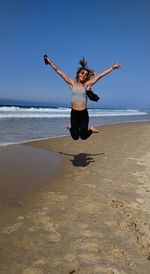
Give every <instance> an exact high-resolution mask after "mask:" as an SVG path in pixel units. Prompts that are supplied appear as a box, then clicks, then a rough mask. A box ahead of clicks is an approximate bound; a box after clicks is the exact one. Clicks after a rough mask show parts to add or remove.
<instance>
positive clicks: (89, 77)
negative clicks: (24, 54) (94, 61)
mask: <svg viewBox="0 0 150 274" xmlns="http://www.w3.org/2000/svg"><path fill="white" fill-rule="evenodd" d="M44 61H45V64H49V65H50V66H51V67H52V68H53V69H54V70H55V71H56V72H57V73H58V74H59V75H60V76H61V77H62V78H63V79H64V81H65V82H66V83H67V84H68V85H69V87H70V91H71V97H72V99H71V106H72V110H71V119H70V120H71V126H69V127H67V128H68V129H69V130H70V134H71V136H72V138H73V139H74V140H78V139H79V137H80V138H81V139H82V140H86V139H87V138H88V137H89V136H90V135H91V134H92V133H98V130H97V129H96V128H94V127H91V128H90V129H89V128H88V124H89V115H88V110H87V99H88V96H87V94H88V93H87V91H88V90H91V87H92V86H93V85H94V84H95V83H96V82H97V81H98V80H100V79H101V78H102V77H104V76H105V75H107V74H109V73H110V72H112V71H113V70H115V69H119V68H120V64H118V63H117V64H114V65H113V66H111V67H110V68H109V69H107V70H104V71H103V72H101V73H98V74H97V75H95V73H94V71H93V70H90V69H89V68H88V67H87V62H86V61H85V59H84V58H83V59H82V60H80V67H79V68H78V69H77V72H76V79H75V80H73V79H71V78H69V77H68V76H67V75H66V74H65V73H64V72H63V71H62V70H60V69H59V68H58V67H57V66H56V65H55V64H54V63H53V62H52V61H51V60H50V59H49V58H48V56H47V55H44Z"/></svg>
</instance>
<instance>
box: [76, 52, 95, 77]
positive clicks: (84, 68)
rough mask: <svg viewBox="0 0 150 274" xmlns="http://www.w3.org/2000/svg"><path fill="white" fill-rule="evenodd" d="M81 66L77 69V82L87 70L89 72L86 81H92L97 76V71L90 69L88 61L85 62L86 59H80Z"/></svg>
mask: <svg viewBox="0 0 150 274" xmlns="http://www.w3.org/2000/svg"><path fill="white" fill-rule="evenodd" d="M79 64H80V67H79V68H78V69H77V72H76V80H77V81H78V77H79V76H78V75H79V73H80V72H81V71H82V70H86V71H87V72H88V75H87V80H86V81H88V80H90V79H91V78H92V77H93V76H94V75H95V71H94V70H91V69H89V68H88V66H87V61H86V60H85V58H84V57H83V58H82V59H80V61H79Z"/></svg>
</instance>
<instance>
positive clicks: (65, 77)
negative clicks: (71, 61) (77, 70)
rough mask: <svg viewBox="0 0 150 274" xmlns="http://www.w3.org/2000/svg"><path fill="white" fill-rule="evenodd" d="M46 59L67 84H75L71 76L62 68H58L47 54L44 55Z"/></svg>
mask: <svg viewBox="0 0 150 274" xmlns="http://www.w3.org/2000/svg"><path fill="white" fill-rule="evenodd" d="M44 61H45V63H46V64H49V65H50V66H51V67H52V68H53V69H54V70H55V71H56V72H57V73H58V74H59V75H60V76H61V77H62V78H63V79H64V80H65V82H66V83H67V84H69V85H71V86H73V84H74V81H73V80H72V79H71V78H69V77H68V76H67V75H66V74H65V73H64V72H63V71H62V70H61V69H60V68H58V67H57V66H56V65H55V64H54V63H53V62H52V61H51V60H50V59H49V58H48V57H47V56H44Z"/></svg>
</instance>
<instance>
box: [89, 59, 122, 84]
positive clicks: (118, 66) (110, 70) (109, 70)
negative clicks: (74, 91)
mask: <svg viewBox="0 0 150 274" xmlns="http://www.w3.org/2000/svg"><path fill="white" fill-rule="evenodd" d="M120 67H121V65H120V64H119V63H117V64H114V65H113V66H112V67H110V68H109V69H106V70H104V71H103V72H101V73H98V74H97V75H96V76H94V77H93V78H92V79H91V80H89V81H87V82H86V86H93V85H94V84H95V83H96V82H97V81H98V80H99V79H101V78H102V77H104V76H105V75H107V74H109V73H110V72H112V71H113V70H115V69H119V68H120Z"/></svg>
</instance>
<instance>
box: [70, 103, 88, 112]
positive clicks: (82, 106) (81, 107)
mask: <svg viewBox="0 0 150 274" xmlns="http://www.w3.org/2000/svg"><path fill="white" fill-rule="evenodd" d="M72 108H73V109H74V110H84V109H86V108H87V105H86V104H85V103H84V102H72Z"/></svg>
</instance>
